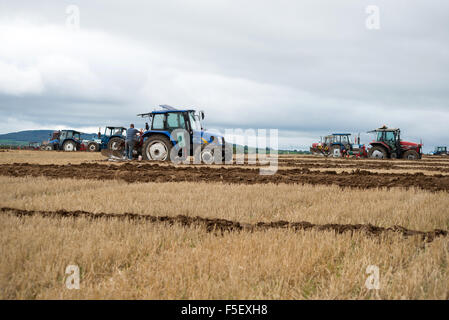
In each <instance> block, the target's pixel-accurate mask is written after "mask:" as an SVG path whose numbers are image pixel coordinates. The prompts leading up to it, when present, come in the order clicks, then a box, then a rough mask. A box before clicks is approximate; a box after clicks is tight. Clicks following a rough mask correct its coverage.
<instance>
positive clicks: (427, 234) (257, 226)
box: [0, 208, 448, 242]
mask: <svg viewBox="0 0 449 320" xmlns="http://www.w3.org/2000/svg"><path fill="white" fill-rule="evenodd" d="M0 212H2V213H4V214H12V215H15V216H17V217H31V216H41V217H47V218H86V219H92V220H97V219H121V220H131V221H146V222H151V223H158V222H160V223H166V224H168V225H181V226H185V227H195V226H198V227H203V228H204V229H205V230H206V231H207V232H217V231H218V232H222V233H223V232H233V231H242V232H254V231H264V230H270V229H290V230H294V231H299V230H317V231H330V232H335V233H337V234H342V233H346V232H349V233H351V234H352V233H354V232H363V233H365V234H368V235H372V236H380V235H382V234H384V233H388V232H395V233H399V234H402V235H403V236H404V237H409V236H419V237H420V238H421V239H422V240H423V241H426V242H432V241H433V240H434V239H435V238H437V237H440V236H443V237H446V236H447V235H448V232H447V231H446V230H440V229H435V230H433V231H417V230H410V229H406V228H404V227H401V226H393V227H389V228H384V227H378V226H373V225H371V224H321V225H319V224H313V223H310V222H306V221H300V222H288V221H275V222H258V223H254V224H247V223H240V222H238V221H231V220H225V219H210V218H202V217H189V216H185V215H177V216H151V215H145V214H136V213H123V214H117V213H92V212H86V211H65V210H58V211H38V210H22V209H15V208H0Z"/></svg>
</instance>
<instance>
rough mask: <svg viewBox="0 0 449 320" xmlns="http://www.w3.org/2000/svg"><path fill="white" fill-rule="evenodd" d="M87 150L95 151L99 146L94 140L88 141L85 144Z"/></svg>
mask: <svg viewBox="0 0 449 320" xmlns="http://www.w3.org/2000/svg"><path fill="white" fill-rule="evenodd" d="M87 150H88V151H89V152H97V151H99V150H100V146H99V145H98V143H96V142H89V144H88V145H87Z"/></svg>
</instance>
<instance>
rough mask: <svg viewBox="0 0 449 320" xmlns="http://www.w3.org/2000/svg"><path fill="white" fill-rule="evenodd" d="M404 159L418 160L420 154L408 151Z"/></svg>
mask: <svg viewBox="0 0 449 320" xmlns="http://www.w3.org/2000/svg"><path fill="white" fill-rule="evenodd" d="M403 158H404V159H407V160H418V159H419V153H418V152H416V151H415V150H408V151H406V152H405V153H404V156H403Z"/></svg>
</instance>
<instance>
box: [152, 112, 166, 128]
mask: <svg viewBox="0 0 449 320" xmlns="http://www.w3.org/2000/svg"><path fill="white" fill-rule="evenodd" d="M164 118H165V114H164V113H157V114H155V115H154V116H153V130H163V129H165V125H164V122H165V119H164Z"/></svg>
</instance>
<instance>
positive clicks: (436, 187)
mask: <svg viewBox="0 0 449 320" xmlns="http://www.w3.org/2000/svg"><path fill="white" fill-rule="evenodd" d="M0 175H2V176H12V177H25V176H33V177H38V176H44V177H49V178H74V179H95V180H114V179H115V180H123V181H126V182H130V183H131V182H184V181H187V182H201V181H202V182H223V183H236V184H259V183H274V184H279V183H286V184H309V185H337V186H340V187H343V188H348V187H349V188H360V189H370V188H391V187H403V188H413V187H415V188H419V189H423V190H430V191H449V176H445V175H442V174H436V175H424V174H423V173H414V174H408V173H378V172H369V171H366V170H360V169H356V170H352V171H351V172H341V173H337V172H335V171H326V172H319V171H311V170H309V169H307V168H302V169H301V168H298V169H280V170H278V171H277V173H276V174H274V175H260V174H259V169H256V168H255V169H249V168H241V167H238V166H229V167H214V168H211V167H193V166H181V167H176V166H173V165H158V164H149V163H125V164H123V165H108V164H98V163H82V164H76V165H73V164H72V165H38V164H28V163H15V164H4V165H0Z"/></svg>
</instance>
